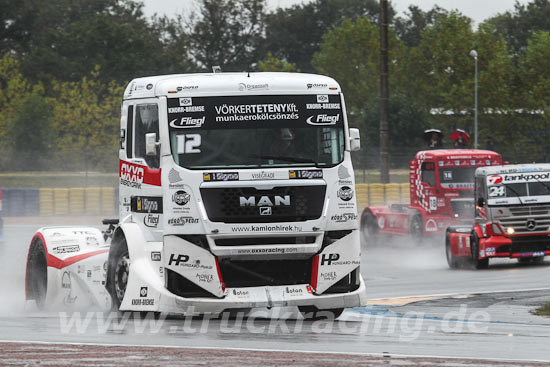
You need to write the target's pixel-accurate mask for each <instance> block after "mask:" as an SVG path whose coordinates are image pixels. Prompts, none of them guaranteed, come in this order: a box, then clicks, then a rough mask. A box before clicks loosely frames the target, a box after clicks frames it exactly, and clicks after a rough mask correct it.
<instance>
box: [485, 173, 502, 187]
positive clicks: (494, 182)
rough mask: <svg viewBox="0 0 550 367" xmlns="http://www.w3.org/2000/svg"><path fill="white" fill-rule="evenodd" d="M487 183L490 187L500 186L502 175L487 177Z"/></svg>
mask: <svg viewBox="0 0 550 367" xmlns="http://www.w3.org/2000/svg"><path fill="white" fill-rule="evenodd" d="M487 183H489V185H500V184H501V183H502V176H501V175H492V176H489V177H487Z"/></svg>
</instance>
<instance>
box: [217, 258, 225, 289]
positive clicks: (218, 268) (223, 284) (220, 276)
mask: <svg viewBox="0 0 550 367" xmlns="http://www.w3.org/2000/svg"><path fill="white" fill-rule="evenodd" d="M214 260H216V270H217V271H218V278H219V279H220V283H221V285H222V292H225V283H224V282H223V278H222V272H221V271H220V264H218V259H214Z"/></svg>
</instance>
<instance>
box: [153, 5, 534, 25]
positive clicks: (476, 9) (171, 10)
mask: <svg viewBox="0 0 550 367" xmlns="http://www.w3.org/2000/svg"><path fill="white" fill-rule="evenodd" d="M308 1H310V0H267V4H268V6H269V8H270V9H275V8H277V7H287V6H290V5H293V4H299V3H304V2H308ZM518 1H519V2H520V3H521V4H527V3H529V2H530V0H518ZM143 2H144V3H145V15H146V16H152V15H153V14H154V13H157V14H159V15H168V16H171V15H173V14H178V13H182V12H188V11H189V10H191V9H193V6H194V5H193V4H196V2H195V1H194V0H143ZM515 2H516V0H391V3H392V5H393V7H394V8H395V9H396V10H397V11H398V12H399V13H402V12H403V11H406V10H407V8H408V7H409V5H416V6H418V7H420V8H421V9H423V10H429V9H431V8H432V7H433V6H434V5H435V4H437V5H439V6H440V7H442V8H444V9H447V10H453V9H457V10H459V11H460V12H461V13H462V14H464V15H467V16H469V17H470V18H472V19H473V20H474V21H475V22H476V23H480V22H481V21H483V20H485V19H487V18H490V17H492V16H493V15H496V14H498V13H503V12H505V11H507V10H512V9H513V8H514V3H515Z"/></svg>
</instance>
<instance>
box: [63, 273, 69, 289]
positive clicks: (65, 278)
mask: <svg viewBox="0 0 550 367" xmlns="http://www.w3.org/2000/svg"><path fill="white" fill-rule="evenodd" d="M61 288H63V289H71V275H70V274H69V273H68V272H66V271H65V272H63V276H62V277H61Z"/></svg>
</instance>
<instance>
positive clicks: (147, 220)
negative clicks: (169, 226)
mask: <svg viewBox="0 0 550 367" xmlns="http://www.w3.org/2000/svg"><path fill="white" fill-rule="evenodd" d="M159 219H160V214H157V215H154V214H147V215H146V216H144V217H143V224H144V225H145V226H146V227H150V228H157V227H158V225H159Z"/></svg>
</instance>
